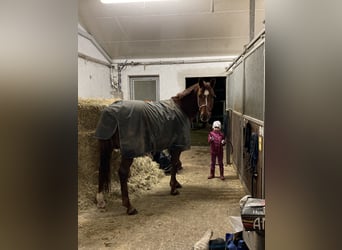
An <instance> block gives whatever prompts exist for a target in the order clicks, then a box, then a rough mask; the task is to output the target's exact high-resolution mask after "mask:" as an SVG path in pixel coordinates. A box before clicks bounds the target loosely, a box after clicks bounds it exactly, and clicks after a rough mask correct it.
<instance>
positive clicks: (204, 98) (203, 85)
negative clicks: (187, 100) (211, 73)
mask: <svg viewBox="0 0 342 250" xmlns="http://www.w3.org/2000/svg"><path fill="white" fill-rule="evenodd" d="M198 84H199V87H200V88H199V90H198V92H197V102H198V108H199V115H200V116H199V117H200V120H201V121H202V122H208V121H209V119H210V116H211V110H212V109H213V106H214V97H215V93H214V86H215V80H210V82H205V81H203V80H199V82H198Z"/></svg>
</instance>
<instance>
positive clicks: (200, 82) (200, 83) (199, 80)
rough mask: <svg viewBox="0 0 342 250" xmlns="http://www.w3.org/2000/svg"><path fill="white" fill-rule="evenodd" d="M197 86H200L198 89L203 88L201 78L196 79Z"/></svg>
mask: <svg viewBox="0 0 342 250" xmlns="http://www.w3.org/2000/svg"><path fill="white" fill-rule="evenodd" d="M198 85H199V86H200V88H203V87H204V81H203V79H202V78H199V79H198Z"/></svg>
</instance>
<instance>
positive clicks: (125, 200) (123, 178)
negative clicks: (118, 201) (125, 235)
mask: <svg viewBox="0 0 342 250" xmlns="http://www.w3.org/2000/svg"><path fill="white" fill-rule="evenodd" d="M132 162H133V158H122V159H121V164H120V168H119V171H118V172H119V177H120V186H121V198H122V205H123V206H124V207H126V208H127V214H128V215H134V214H137V213H138V211H137V210H136V209H135V208H134V207H133V206H132V205H131V202H130V201H129V197H128V186H127V181H128V177H129V170H130V167H131V165H132Z"/></svg>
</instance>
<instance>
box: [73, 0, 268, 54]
mask: <svg viewBox="0 0 342 250" xmlns="http://www.w3.org/2000/svg"><path fill="white" fill-rule="evenodd" d="M78 5H79V6H78V8H79V13H78V18H79V24H80V25H81V26H82V27H83V28H84V29H85V30H86V31H87V32H88V33H90V34H91V35H92V36H93V37H94V38H95V40H96V41H97V43H98V44H99V45H100V46H101V47H102V48H103V49H104V50H105V51H106V52H107V54H108V55H109V56H110V57H111V59H114V60H115V59H133V58H134V59H142V58H175V57H213V56H232V55H233V56H236V55H238V54H240V53H241V52H242V51H243V46H244V45H246V44H248V42H249V41H250V38H249V36H250V34H249V33H250V28H249V18H250V11H249V6H250V0H173V1H164V2H150V3H148V2H146V3H145V2H143V3H124V4H103V3H101V2H100V0H79V1H78ZM264 19H265V9H264V0H255V19H254V20H255V29H254V34H255V35H257V34H258V33H259V32H260V31H261V30H262V29H263V28H264Z"/></svg>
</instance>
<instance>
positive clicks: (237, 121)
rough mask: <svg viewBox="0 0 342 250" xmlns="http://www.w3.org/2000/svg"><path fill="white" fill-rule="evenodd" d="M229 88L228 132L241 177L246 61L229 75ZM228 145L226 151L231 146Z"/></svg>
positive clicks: (233, 159)
mask: <svg viewBox="0 0 342 250" xmlns="http://www.w3.org/2000/svg"><path fill="white" fill-rule="evenodd" d="M227 79H228V88H226V90H227V89H228V91H227V94H228V96H227V98H226V99H227V100H228V105H227V106H228V110H230V112H228V114H229V115H230V117H229V118H230V119H229V120H230V126H229V128H230V130H229V131H228V134H229V136H230V138H231V140H230V142H231V143H232V148H233V150H232V151H233V152H232V155H231V163H232V164H233V165H234V166H235V167H236V170H237V172H238V174H239V176H240V178H241V176H243V171H242V168H241V167H242V152H241V149H242V144H241V143H242V134H241V122H242V114H243V95H244V63H243V61H241V63H239V64H238V65H237V66H236V68H235V70H234V71H233V72H232V73H231V74H230V75H229V76H228V77H227ZM228 147H229V146H227V148H226V151H229V150H230V148H228Z"/></svg>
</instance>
